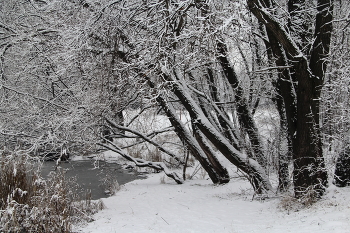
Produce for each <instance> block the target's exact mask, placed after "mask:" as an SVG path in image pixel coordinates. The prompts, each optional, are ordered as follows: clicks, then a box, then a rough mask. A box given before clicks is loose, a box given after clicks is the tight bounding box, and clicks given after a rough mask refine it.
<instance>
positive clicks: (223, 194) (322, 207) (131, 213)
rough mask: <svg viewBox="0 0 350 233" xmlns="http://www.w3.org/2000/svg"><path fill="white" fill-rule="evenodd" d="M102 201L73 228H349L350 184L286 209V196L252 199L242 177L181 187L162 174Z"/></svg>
mask: <svg viewBox="0 0 350 233" xmlns="http://www.w3.org/2000/svg"><path fill="white" fill-rule="evenodd" d="M164 181H165V182H164ZM102 200H103V202H104V204H105V206H106V209H104V210H102V211H100V212H99V213H97V214H96V215H95V216H94V219H95V221H93V222H90V223H88V224H87V225H84V226H79V227H76V229H74V232H84V233H85V232H86V233H95V232H96V233H103V232H118V233H123V232H125V233H132V232H166V233H175V232H176V233H177V232H178V233H187V232H188V233H190V232H201V233H203V232H220V233H222V232H224V233H225V232H230V233H231V232H232V233H241V232H242V233H250V232H257V233H264V232H268V233H281V232H298V233H303V232H305V233H306V232H307V233H311V232H317V233H322V232H324V233H329V232H332V233H346V232H347V233H349V232H350V201H349V200H350V187H347V188H337V187H335V186H331V187H330V188H328V189H327V193H326V195H325V196H324V198H323V199H321V200H320V201H318V202H317V203H316V204H314V205H312V206H311V207H307V208H305V207H304V208H299V209H298V210H295V209H296V208H294V210H289V211H287V210H285V209H283V208H281V205H282V203H286V201H283V200H284V198H283V197H273V198H267V199H265V200H257V199H254V200H253V193H252V190H251V188H250V185H249V184H248V183H247V182H246V181H245V180H244V179H242V178H234V179H233V180H231V182H230V183H228V184H226V185H213V184H212V183H211V182H210V181H209V180H206V179H196V180H188V181H186V183H185V184H183V185H178V184H176V183H175V182H174V181H173V180H170V179H168V178H164V174H163V173H158V174H152V175H150V176H149V178H147V179H145V180H135V181H133V182H130V183H127V184H125V185H123V186H122V187H121V190H120V191H118V192H117V193H116V195H115V196H112V197H109V198H104V199H102ZM294 204H295V203H294ZM296 205H297V203H296Z"/></svg>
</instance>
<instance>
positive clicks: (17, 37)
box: [0, 0, 350, 197]
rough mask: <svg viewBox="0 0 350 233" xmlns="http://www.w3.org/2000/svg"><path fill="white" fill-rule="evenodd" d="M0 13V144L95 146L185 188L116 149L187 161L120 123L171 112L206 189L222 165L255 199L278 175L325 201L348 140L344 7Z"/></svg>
mask: <svg viewBox="0 0 350 233" xmlns="http://www.w3.org/2000/svg"><path fill="white" fill-rule="evenodd" d="M5 3H6V4H5ZM2 5H3V7H2V8H1V14H0V17H1V18H0V29H1V31H0V35H1V38H0V48H1V89H0V94H1V100H0V101H1V109H0V114H1V120H0V122H1V124H0V127H1V128H0V133H1V137H2V138H3V139H4V140H3V145H1V146H2V147H3V146H7V147H11V146H12V147H13V148H12V149H15V147H14V145H17V146H18V145H19V144H21V146H22V148H25V149H28V150H34V149H35V148H42V147H43V145H45V146H46V147H50V146H47V145H48V144H49V145H51V147H63V146H64V147H76V148H79V150H80V152H81V151H83V150H89V151H92V150H93V148H95V147H96V143H97V144H99V145H100V146H103V147H105V148H108V149H111V150H114V151H116V152H118V153H120V154H122V155H123V156H124V157H126V158H127V159H129V160H131V161H133V162H135V163H136V164H137V165H138V166H149V167H152V168H154V169H156V170H164V171H165V172H166V174H167V175H169V176H170V177H172V178H174V179H175V180H176V182H178V183H182V182H183V178H181V177H180V176H178V175H177V174H176V173H173V172H170V171H168V169H167V167H166V166H165V164H164V163H163V162H162V161H157V162H154V161H146V160H143V159H140V158H135V157H133V156H132V155H131V154H130V153H127V151H126V150H123V148H122V147H121V146H120V145H119V144H118V143H116V141H114V142H113V140H112V139H113V138H118V137H126V136H128V137H129V136H130V135H135V136H137V137H139V138H141V139H140V140H141V141H146V142H148V143H151V144H153V145H154V146H156V147H157V148H158V149H159V150H160V151H162V153H164V157H168V156H170V157H171V158H172V159H174V161H176V162H177V163H178V165H179V166H186V158H183V157H182V156H181V155H179V154H177V153H176V152H174V151H171V150H170V149H169V148H168V147H166V146H165V145H161V144H160V143H158V142H157V141H156V140H155V137H154V135H156V134H160V133H162V132H164V131H157V132H148V133H146V132H140V131H137V129H135V128H132V127H131V126H130V122H125V119H124V116H125V112H127V111H129V110H130V109H138V111H139V114H140V115H141V114H142V112H143V111H145V110H146V109H153V110H154V111H155V112H161V113H162V114H166V116H167V117H168V119H169V121H170V123H171V125H172V128H171V130H173V131H174V132H175V133H176V135H177V136H178V138H179V141H181V142H182V143H183V145H184V147H185V148H186V149H187V150H188V151H189V152H190V154H191V155H192V156H193V157H194V158H195V159H196V160H197V161H198V162H199V163H200V164H201V166H202V167H203V168H204V169H205V171H206V172H207V174H208V176H209V177H210V179H211V180H212V181H213V183H226V182H229V180H230V175H229V172H228V171H227V168H226V167H225V164H227V162H225V161H229V162H230V163H232V164H234V165H235V166H236V167H237V169H239V170H240V171H241V172H242V173H243V174H244V175H245V176H246V177H247V178H248V179H249V181H250V182H251V184H252V186H253V187H254V189H255V191H256V192H257V193H264V192H270V191H274V190H273V188H272V185H271V182H270V178H269V175H270V171H271V170H274V171H275V172H276V173H277V174H278V177H279V185H278V189H279V190H280V191H285V190H287V189H288V188H289V187H290V185H291V182H292V181H293V182H292V183H293V187H294V193H295V196H296V197H302V196H303V195H305V194H308V195H311V196H313V197H319V196H322V194H323V192H324V190H325V187H326V186H327V185H328V180H329V179H328V174H327V172H328V171H327V168H326V163H328V162H329V156H328V155H330V154H331V152H332V153H333V152H334V151H339V150H341V148H345V147H346V145H347V143H348V137H347V133H348V123H349V119H348V114H347V111H348V109H349V108H348V98H349V95H348V90H347V88H348V86H349V85H348V82H349V81H348V80H349V67H350V66H349V64H348V63H349V24H350V21H349V18H348V17H349V16H348V11H349V4H348V3H347V2H345V1H335V0H315V1H304V0H288V1H287V0H286V1H270V0H247V1H243V0H237V1H229V0H228V1H209V0H208V1H207V0H186V1H183V0H178V1H177V0H176V1H170V0H164V1H155V0H145V1H137V0H135V1H130V0H125V1H123V0H119V1H107V0H106V1H93V0H91V1H87V0H86V1H78V0H77V1H74V0H67V1H55V0H51V1H29V2H27V1H23V2H22V1H6V2H4V3H3V4H2ZM180 110H181V111H180ZM123 113H124V115H123ZM184 114H185V115H188V116H189V118H190V121H189V122H188V124H184V122H183V119H181V117H182V116H183V115H184ZM269 114H270V115H273V119H274V120H275V121H277V122H278V123H277V124H275V126H274V130H275V132H276V133H275V135H274V136H273V137H269V138H268V139H266V138H265V135H264V131H263V130H262V129H261V126H262V124H261V122H262V121H263V120H264V119H265V118H268V115H269ZM134 120H135V118H133V119H132V120H131V121H134ZM275 123H276V122H275ZM145 124H147V122H145ZM167 130H169V129H167ZM167 130H165V131H167ZM126 132H128V133H126ZM101 137H104V140H102V138H101ZM14 141H16V143H14ZM17 141H18V143H17ZM82 148H84V149H82ZM271 151H272V152H271ZM325 156H326V157H325ZM325 158H326V159H325ZM290 167H292V168H293V169H292V174H290V169H289V168H290Z"/></svg>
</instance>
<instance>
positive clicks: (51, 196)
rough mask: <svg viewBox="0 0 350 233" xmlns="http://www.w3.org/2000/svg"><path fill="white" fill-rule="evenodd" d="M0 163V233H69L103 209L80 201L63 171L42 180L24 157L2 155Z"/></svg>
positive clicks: (58, 170)
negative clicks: (74, 226) (75, 226)
mask: <svg viewBox="0 0 350 233" xmlns="http://www.w3.org/2000/svg"><path fill="white" fill-rule="evenodd" d="M0 159H1V162H0V232H38V233H39V232H45V233H46V232H71V229H72V225H73V224H77V223H78V222H81V221H91V220H92V218H91V215H92V214H94V213H96V212H97V211H98V210H99V209H102V208H103V204H102V203H96V202H91V199H86V200H85V201H81V198H80V197H79V196H78V195H77V193H76V192H75V191H76V188H77V185H76V183H75V182H74V179H66V177H65V176H64V171H63V170H62V169H57V170H56V171H55V172H52V173H50V175H49V177H48V178H47V179H43V178H42V177H41V176H40V172H39V169H35V168H37V167H38V166H37V165H38V164H35V163H33V162H30V160H29V158H28V156H26V155H18V154H15V153H9V152H2V155H1V158H0Z"/></svg>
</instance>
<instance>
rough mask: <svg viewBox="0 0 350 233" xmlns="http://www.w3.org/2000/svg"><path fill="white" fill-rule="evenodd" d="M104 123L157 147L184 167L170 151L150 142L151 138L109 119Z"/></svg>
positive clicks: (152, 141)
mask: <svg viewBox="0 0 350 233" xmlns="http://www.w3.org/2000/svg"><path fill="white" fill-rule="evenodd" d="M106 121H107V122H108V124H110V125H111V126H113V127H115V128H117V129H120V130H124V131H128V132H130V133H133V134H135V135H137V136H139V137H141V138H142V139H143V140H145V141H146V142H149V143H151V144H152V145H154V146H155V147H157V148H158V149H159V150H160V151H162V152H164V153H166V154H168V155H169V156H171V157H172V158H174V159H175V160H176V161H178V162H179V163H180V164H182V165H184V162H183V161H182V160H181V159H180V158H179V157H178V156H177V155H175V154H174V153H172V152H171V151H169V150H167V149H165V148H164V147H163V146H161V145H160V144H159V143H157V142H155V141H154V140H152V139H151V138H149V137H147V135H144V134H142V133H140V132H138V131H136V130H133V129H130V128H128V127H124V126H121V125H118V124H117V123H115V122H113V121H112V120H110V119H106Z"/></svg>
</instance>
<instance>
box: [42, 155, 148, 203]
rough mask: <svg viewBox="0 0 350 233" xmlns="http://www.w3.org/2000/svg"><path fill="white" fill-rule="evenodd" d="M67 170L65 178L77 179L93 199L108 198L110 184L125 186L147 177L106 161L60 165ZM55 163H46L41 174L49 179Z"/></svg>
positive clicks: (70, 162) (73, 162) (84, 161)
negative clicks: (112, 182)
mask: <svg viewBox="0 0 350 233" xmlns="http://www.w3.org/2000/svg"><path fill="white" fill-rule="evenodd" d="M59 166H60V167H62V168H63V169H64V170H65V177H66V178H70V177H76V181H77V183H78V185H79V186H80V188H81V189H82V190H91V199H92V200H97V199H99V198H105V197H108V196H109V195H108V191H109V190H108V183H110V182H111V181H115V180H116V181H117V182H118V183H119V185H123V184H125V183H128V182H130V181H133V180H136V179H143V178H145V176H143V175H142V174H139V173H137V172H135V171H131V172H130V171H128V170H125V169H123V168H122V166H121V165H120V164H117V163H110V162H109V163H108V162H104V161H95V160H83V161H68V162H62V163H60V165H59ZM56 167H57V166H56V162H55V161H47V162H44V164H43V166H42V171H41V174H42V176H43V177H47V176H48V174H49V173H50V172H51V171H55V169H56Z"/></svg>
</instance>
